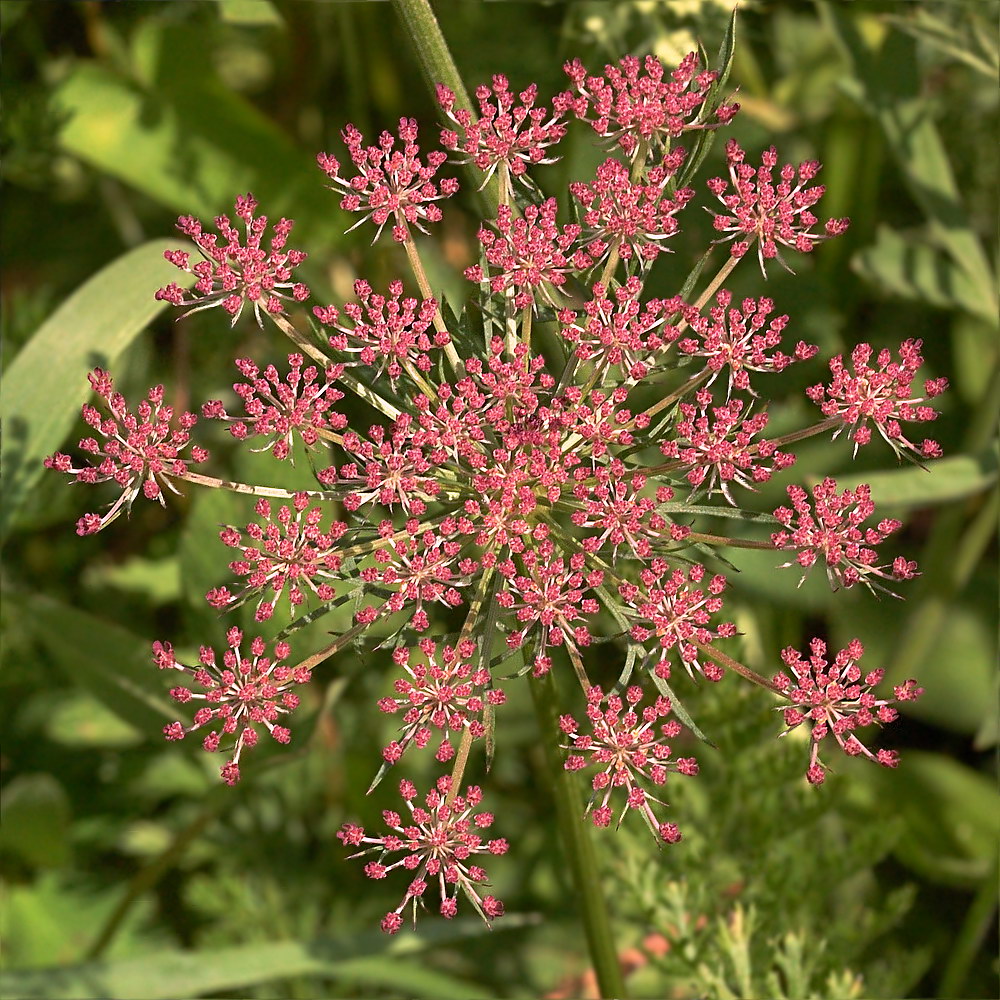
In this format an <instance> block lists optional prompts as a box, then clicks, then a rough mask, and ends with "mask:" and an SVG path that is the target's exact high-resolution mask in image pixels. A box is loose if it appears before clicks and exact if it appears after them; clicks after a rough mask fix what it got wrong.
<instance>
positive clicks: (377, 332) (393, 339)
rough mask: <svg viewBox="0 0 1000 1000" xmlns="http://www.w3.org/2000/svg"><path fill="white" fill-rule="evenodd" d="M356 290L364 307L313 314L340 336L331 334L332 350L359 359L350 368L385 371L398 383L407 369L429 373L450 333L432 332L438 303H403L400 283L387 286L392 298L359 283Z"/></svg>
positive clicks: (321, 308)
mask: <svg viewBox="0 0 1000 1000" xmlns="http://www.w3.org/2000/svg"><path fill="white" fill-rule="evenodd" d="M354 291H355V294H356V295H357V296H358V298H359V299H360V300H361V301H360V303H358V302H349V303H347V304H345V305H344V307H343V309H342V310H339V309H337V307H336V306H333V305H330V306H316V307H315V308H314V309H313V315H315V317H316V318H317V319H318V320H319V321H320V323H322V324H323V325H324V326H328V327H333V328H334V330H335V331H336V332H335V333H332V334H330V337H329V344H330V346H331V347H332V348H333V349H334V350H335V351H337V352H338V354H340V355H342V356H346V357H350V358H354V359H356V360H354V361H352V362H350V363H351V364H355V365H358V364H360V365H364V366H365V367H366V368H374V369H375V372H376V373H377V374H379V375H381V374H382V373H383V372H384V373H385V374H386V375H388V376H389V379H390V380H391V381H392V382H394V383H395V382H396V381H397V380H398V379H399V377H400V376H401V375H402V374H403V370H404V366H406V365H410V366H412V367H413V368H416V369H417V371H420V372H424V373H426V372H429V371H430V370H431V365H432V364H433V358H434V356H435V355H436V353H437V349H438V348H442V347H444V346H445V345H446V344H448V343H450V339H451V338H450V337H449V335H448V332H447V330H442V331H435V330H431V324H432V323H433V321H434V314H435V312H436V310H437V303H436V302H435V301H434V299H424V300H423V301H421V302H418V301H417V299H415V298H411V297H409V296H408V297H406V298H404V297H403V283H402V282H401V281H391V282H390V283H389V295H388V296H385V295H380V294H377V293H375V292H373V291H372V287H371V285H369V284H368V282H367V281H363V280H360V279H359V280H358V281H356V282H355V283H354ZM341 312H342V313H343V318H342V317H341ZM428 331H430V332H428Z"/></svg>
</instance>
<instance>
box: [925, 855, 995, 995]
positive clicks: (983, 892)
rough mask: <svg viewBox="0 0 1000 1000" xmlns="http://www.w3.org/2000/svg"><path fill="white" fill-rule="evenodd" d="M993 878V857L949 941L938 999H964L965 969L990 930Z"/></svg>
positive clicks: (993, 893) (966, 972) (993, 908)
mask: <svg viewBox="0 0 1000 1000" xmlns="http://www.w3.org/2000/svg"><path fill="white" fill-rule="evenodd" d="M997 874H998V863H997V856H996V855H995V854H994V856H993V865H992V867H991V869H990V871H989V873H988V874H987V876H986V878H984V879H983V881H982V884H981V885H980V886H979V890H978V891H977V892H976V895H975V896H974V897H973V899H972V902H971V903H970V904H969V909H968V910H967V911H966V914H965V920H963V921H962V926H961V929H960V930H959V932H958V935H957V936H956V937H955V938H954V939H953V940H952V946H951V952H950V954H949V955H948V962H947V964H946V965H945V968H944V972H943V973H942V974H941V983H940V985H939V986H938V991H937V995H938V996H939V997H946V998H952V997H956V998H957V997H961V996H963V995H964V994H963V991H962V987H963V986H964V984H965V980H966V977H967V976H968V975H969V967H970V966H971V965H972V961H973V959H974V958H975V957H976V952H977V951H978V950H979V946H980V945H981V944H982V941H983V938H985V937H986V934H987V933H988V931H989V929H990V924H991V923H992V922H993V915H994V913H995V912H996V908H997Z"/></svg>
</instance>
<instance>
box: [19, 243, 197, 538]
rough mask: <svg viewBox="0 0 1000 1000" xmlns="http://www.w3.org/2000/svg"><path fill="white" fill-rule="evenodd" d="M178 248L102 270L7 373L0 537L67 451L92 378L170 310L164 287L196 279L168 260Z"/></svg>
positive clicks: (132, 254) (128, 257)
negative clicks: (159, 292)
mask: <svg viewBox="0 0 1000 1000" xmlns="http://www.w3.org/2000/svg"><path fill="white" fill-rule="evenodd" d="M178 248H181V244H179V243H175V242H173V241H172V240H165V239H161V240H151V241H150V242H149V243H144V244H143V245H142V246H140V247H136V248H135V249H134V250H130V251H129V252H128V253H127V254H124V255H123V256H121V257H119V258H118V259H117V260H116V261H113V262H112V263H111V264H109V265H108V266H107V267H105V268H104V269H103V270H101V271H98V272H97V274H95V275H94V276H93V277H92V278H90V279H88V280H87V281H86V282H85V283H84V284H83V285H81V286H80V288H78V289H77V290H76V291H75V292H74V293H73V294H72V295H71V296H70V297H69V298H68V299H67V300H66V301H65V302H64V303H63V304H62V305H61V306H60V307H59V308H58V309H57V310H56V311H55V312H54V313H53V314H52V315H51V316H50V317H49V318H48V319H47V320H46V321H45V322H44V323H43V324H42V325H41V326H40V327H39V328H38V330H37V331H36V332H35V334H34V335H33V336H32V338H31V340H30V341H28V343H27V344H26V345H25V346H24V347H23V348H22V350H21V352H20V353H19V354H18V355H17V357H16V358H15V359H14V361H13V363H12V364H11V365H10V367H9V368H8V369H7V371H6V373H5V375H4V378H3V384H2V389H0V418H2V420H3V428H4V447H3V453H2V456H0V463H2V466H0V467H2V477H3V483H4V489H3V505H2V508H0V537H5V536H6V534H7V533H8V531H9V529H10V528H11V526H12V525H13V524H14V523H15V521H16V519H17V515H18V513H19V511H20V510H21V509H22V508H23V506H24V504H25V502H26V501H27V499H28V497H29V495H30V493H31V490H32V488H33V487H34V485H35V483H36V482H37V481H38V477H39V476H40V475H41V474H42V471H43V466H42V460H43V459H44V458H45V457H46V456H47V455H49V454H51V453H52V452H54V451H56V450H57V449H58V448H60V447H62V446H63V444H64V443H65V440H66V437H67V435H68V434H69V432H70V430H71V428H72V427H73V422H74V420H75V419H76V417H77V416H78V415H79V412H80V407H81V406H82V405H83V403H84V402H85V401H86V400H87V399H88V398H89V397H90V395H91V389H90V384H89V383H88V381H87V372H88V371H89V370H90V369H92V368H94V367H95V366H96V365H99V366H101V367H102V368H110V367H113V365H114V363H115V361H116V360H117V359H118V358H119V356H120V355H121V354H122V352H123V351H124V350H125V348H126V347H128V345H129V344H130V343H131V342H132V341H133V340H134V339H135V338H136V337H137V336H138V335H139V334H140V333H141V332H142V330H143V329H144V328H145V327H146V326H147V324H148V323H149V322H150V321H151V320H152V319H153V317H154V316H156V314H157V313H159V312H160V311H161V310H162V309H163V308H164V303H162V302H157V301H156V300H155V299H154V298H153V293H154V292H155V291H156V289H157V288H159V287H160V286H162V285H166V284H167V283H168V282H170V281H176V282H177V283H178V284H180V285H190V284H191V283H192V282H193V281H194V276H193V275H187V274H185V273H184V272H182V271H178V270H177V268H175V267H173V266H172V265H170V264H168V263H167V262H166V261H165V260H164V259H163V251H164V250H167V249H178ZM49 475H54V473H49ZM81 513H82V512H81Z"/></svg>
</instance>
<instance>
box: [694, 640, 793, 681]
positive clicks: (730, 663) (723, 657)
mask: <svg viewBox="0 0 1000 1000" xmlns="http://www.w3.org/2000/svg"><path fill="white" fill-rule="evenodd" d="M691 642H692V643H694V645H695V646H697V647H698V649H699V650H700V651H701V652H702V653H704V655H705V656H709V657H711V658H712V659H713V660H715V662H716V663H718V664H719V665H720V666H723V667H728V668H729V669H730V670H732V671H733V673H737V674H739V675H740V677H745V678H746V679H747V680H748V681H751V682H752V683H754V684H756V685H757V686H758V687H762V688H767V690H768V691H773V692H774V693H775V694H778V695H780V694H783V692H782V690H781V688H779V687H778V686H777V684H775V683H774V682H773V681H769V680H768V679H767V678H766V677H763V676H761V675H760V674H758V673H757V671H756V670H751V669H750V668H749V667H747V666H744V665H743V664H742V663H740V661H739V660H734V659H733V658H732V657H731V656H728V655H727V654H726V653H723V652H722V650H721V649H716V648H715V646H709V645H706V644H705V643H703V642H699V641H698V640H697V639H692V640H691Z"/></svg>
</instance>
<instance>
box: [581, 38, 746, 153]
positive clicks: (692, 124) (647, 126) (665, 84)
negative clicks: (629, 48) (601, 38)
mask: <svg viewBox="0 0 1000 1000" xmlns="http://www.w3.org/2000/svg"><path fill="white" fill-rule="evenodd" d="M698 65H699V63H698V56H697V54H696V53H694V52H690V53H688V54H687V55H686V56H685V57H684V58H683V60H681V64H680V65H679V66H678V67H677V69H675V70H673V71H671V72H669V73H668V72H667V70H666V68H665V67H664V65H663V63H661V62H660V60H659V59H657V58H656V57H655V56H651V55H650V56H646V58H645V59H644V60H642V61H641V62H640V60H639V59H637V58H636V57H635V56H625V58H624V59H621V60H620V61H619V62H618V64H617V65H608V66H605V67H604V76H589V75H588V74H587V71H586V69H585V68H584V66H583V64H582V63H581V62H580V60H579V59H574V60H573V61H572V62H568V63H566V65H565V66H564V67H563V68H564V69H565V71H566V75H567V76H569V78H570V80H572V82H573V85H574V87H575V88H576V90H577V92H578V94H579V95H580V96H581V97H582V98H584V99H585V101H586V103H585V104H581V103H577V102H573V104H572V106H573V109H574V111H575V113H576V114H577V116H578V117H580V118H584V119H585V120H586V121H588V122H589V123H590V125H591V127H592V128H593V129H594V131H595V132H596V133H597V134H598V135H600V136H602V137H604V138H606V139H611V140H613V141H615V142H616V143H617V144H618V145H619V146H621V148H622V149H623V150H624V151H625V152H626V153H627V154H628V155H629V156H630V157H631V156H634V155H635V154H636V153H637V152H638V151H639V150H640V149H643V148H646V149H648V148H650V147H656V148H659V149H663V150H668V149H669V148H670V142H671V140H673V139H675V138H677V137H678V136H680V135H681V134H682V133H683V132H685V131H688V130H690V129H696V128H710V127H714V126H718V125H723V124H726V123H727V122H729V121H731V120H732V118H733V116H734V115H735V114H736V112H737V111H738V110H739V105H738V104H731V105H723V106H720V107H718V108H716V109H714V111H713V112H712V117H713V118H714V121H712V122H708V121H705V120H703V119H702V117H701V114H700V110H699V109H700V108H701V106H702V105H703V104H704V102H705V99H706V98H707V97H708V94H709V90H710V88H711V86H712V84H713V83H714V82H715V80H716V79H717V77H718V74H717V73H715V72H714V71H713V70H702V71H701V72H698ZM564 100H565V99H564ZM566 103H569V102H568V101H566Z"/></svg>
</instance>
